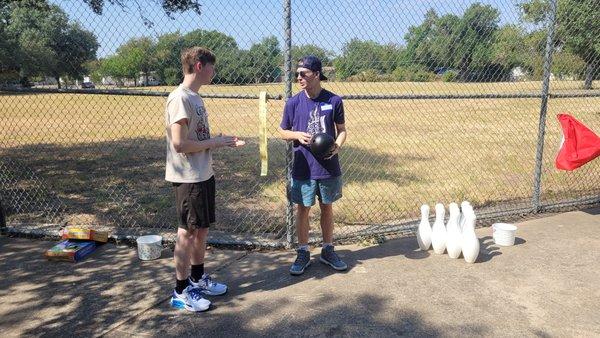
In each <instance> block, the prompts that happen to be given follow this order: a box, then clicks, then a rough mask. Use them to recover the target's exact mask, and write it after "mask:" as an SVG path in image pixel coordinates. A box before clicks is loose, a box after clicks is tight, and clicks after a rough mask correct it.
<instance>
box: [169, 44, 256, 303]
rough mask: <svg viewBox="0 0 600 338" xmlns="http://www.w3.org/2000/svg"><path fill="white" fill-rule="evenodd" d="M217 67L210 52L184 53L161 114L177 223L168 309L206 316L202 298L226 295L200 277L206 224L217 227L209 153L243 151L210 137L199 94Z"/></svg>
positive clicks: (229, 140) (233, 142) (230, 139)
mask: <svg viewBox="0 0 600 338" xmlns="http://www.w3.org/2000/svg"><path fill="white" fill-rule="evenodd" d="M215 61H216V58H215V55H214V54H213V53H212V52H211V51H209V50H208V49H205V48H202V47H193V48H190V49H187V50H184V51H183V53H182V54H181V63H182V67H183V74H184V79H183V82H182V83H181V84H180V85H179V87H177V89H175V90H174V91H173V92H171V94H170V95H169V98H168V99H167V104H166V109H165V128H166V135H167V159H166V169H165V179H166V180H167V181H169V182H172V184H173V187H174V190H175V200H176V206H177V217H178V219H179V227H178V229H177V242H176V243H175V257H174V259H175V272H176V279H177V281H176V286H175V290H173V296H172V298H171V305H172V306H173V307H176V308H180V309H182V308H185V309H187V310H190V311H205V310H208V308H209V306H210V301H209V300H207V299H204V298H203V297H202V295H209V296H216V295H222V294H224V293H225V292H227V286H226V285H225V284H222V283H217V282H214V281H213V280H212V279H211V278H210V276H209V275H208V274H206V273H204V254H205V251H206V237H207V236H208V228H209V226H210V224H211V223H214V222H215V178H214V171H213V167H212V151H213V150H214V149H216V148H221V147H239V146H242V145H244V141H241V140H238V139H237V138H236V137H234V136H217V137H211V136H210V127H209V124H208V116H207V112H206V108H205V106H204V102H203V101H202V98H201V97H200V95H198V90H199V89H200V87H201V86H202V85H206V84H209V83H210V82H211V80H212V78H213V76H214V74H215V71H214V65H215ZM190 266H191V273H190Z"/></svg>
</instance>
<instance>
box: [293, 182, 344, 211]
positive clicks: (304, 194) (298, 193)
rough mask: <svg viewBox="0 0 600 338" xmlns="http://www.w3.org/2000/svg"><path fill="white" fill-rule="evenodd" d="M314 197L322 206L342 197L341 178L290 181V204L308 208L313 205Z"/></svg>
mask: <svg viewBox="0 0 600 338" xmlns="http://www.w3.org/2000/svg"><path fill="white" fill-rule="evenodd" d="M315 196H319V201H320V202H321V203H323V204H331V203H333V202H335V201H337V200H339V199H340V198H341V197H342V177H341V176H338V177H332V178H324V179H320V180H310V179H309V180H296V179H292V202H294V203H296V204H302V205H303V206H305V207H310V206H313V205H314V204H315Z"/></svg>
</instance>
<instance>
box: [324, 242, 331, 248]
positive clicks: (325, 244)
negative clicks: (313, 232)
mask: <svg viewBox="0 0 600 338" xmlns="http://www.w3.org/2000/svg"><path fill="white" fill-rule="evenodd" d="M328 246H333V243H323V249H325V248H326V247H328Z"/></svg>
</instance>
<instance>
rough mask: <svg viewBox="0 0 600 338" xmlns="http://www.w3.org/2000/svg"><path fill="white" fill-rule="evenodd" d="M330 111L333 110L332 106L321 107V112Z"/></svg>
mask: <svg viewBox="0 0 600 338" xmlns="http://www.w3.org/2000/svg"><path fill="white" fill-rule="evenodd" d="M332 109H333V106H332V105H330V104H324V105H322V106H321V111H324V110H332Z"/></svg>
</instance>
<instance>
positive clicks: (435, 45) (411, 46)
mask: <svg viewBox="0 0 600 338" xmlns="http://www.w3.org/2000/svg"><path fill="white" fill-rule="evenodd" d="M499 16H500V14H499V12H498V10H497V9H495V8H493V7H492V6H489V5H482V4H479V3H475V4H473V5H471V6H470V7H469V8H467V9H466V10H465V12H464V13H463V15H462V17H459V16H457V15H454V14H446V15H443V16H441V17H440V16H438V15H437V13H436V12H435V11H434V10H429V11H428V12H427V14H426V15H425V20H424V21H423V23H422V24H421V25H419V26H413V27H410V28H409V31H408V34H406V36H405V40H406V52H405V58H404V62H409V63H410V62H414V63H418V64H421V65H423V66H425V67H428V68H429V69H430V70H434V71H435V70H437V69H440V68H448V67H451V68H456V69H458V71H459V79H461V80H468V79H471V78H473V77H474V76H473V75H474V74H476V75H477V74H484V76H485V77H484V79H489V77H490V76H492V77H493V76H497V74H498V73H499V66H498V65H497V64H494V63H492V45H493V44H494V41H495V38H496V37H497V36H496V32H497V30H498V22H499Z"/></svg>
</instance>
